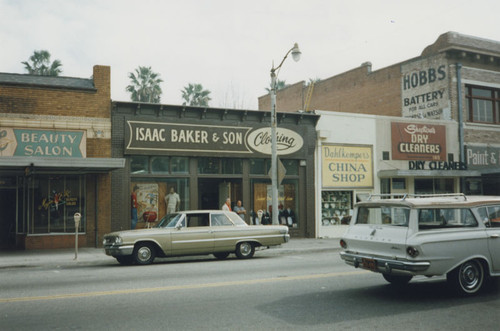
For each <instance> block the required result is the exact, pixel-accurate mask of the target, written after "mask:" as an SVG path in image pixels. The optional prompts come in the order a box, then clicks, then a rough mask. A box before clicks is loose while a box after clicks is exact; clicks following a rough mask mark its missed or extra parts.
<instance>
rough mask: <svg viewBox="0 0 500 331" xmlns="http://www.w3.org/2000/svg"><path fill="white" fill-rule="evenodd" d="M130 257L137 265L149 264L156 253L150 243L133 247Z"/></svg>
mask: <svg viewBox="0 0 500 331" xmlns="http://www.w3.org/2000/svg"><path fill="white" fill-rule="evenodd" d="M132 256H133V258H134V261H135V263H137V264H141V265H144V264H151V263H153V260H154V259H155V257H156V251H155V248H154V247H153V245H152V244H150V243H139V244H137V245H136V246H135V248H134V253H133V254H132Z"/></svg>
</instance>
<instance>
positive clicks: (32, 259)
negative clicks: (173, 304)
mask: <svg viewBox="0 0 500 331" xmlns="http://www.w3.org/2000/svg"><path fill="white" fill-rule="evenodd" d="M339 248H340V247H339V240H338V238H324V239H310V238H292V239H290V242H288V243H286V244H283V245H281V246H280V247H276V248H271V249H267V250H261V251H256V253H255V254H256V256H258V255H260V254H262V255H273V254H276V255H282V254H301V253H315V252H324V251H331V252H332V253H333V252H338V250H339ZM109 263H118V262H116V260H115V259H113V258H112V257H110V256H107V255H106V254H105V253H104V249H103V248H90V247H81V248H79V249H78V256H77V259H76V260H75V249H74V248H73V249H70V248H65V249H49V250H29V251H0V269H3V268H25V267H58V266H68V265H98V264H109Z"/></svg>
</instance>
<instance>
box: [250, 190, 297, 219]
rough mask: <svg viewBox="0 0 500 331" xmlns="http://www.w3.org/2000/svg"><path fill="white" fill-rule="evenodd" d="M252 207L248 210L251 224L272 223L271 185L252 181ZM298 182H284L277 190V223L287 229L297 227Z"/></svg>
mask: <svg viewBox="0 0 500 331" xmlns="http://www.w3.org/2000/svg"><path fill="white" fill-rule="evenodd" d="M252 190H253V194H252V198H253V201H252V207H251V208H250V216H251V220H250V221H251V224H264V225H266V224H271V223H272V212H273V210H272V193H271V183H270V182H267V181H259V180H253V184H252ZM298 206H299V203H298V182H297V180H285V181H284V182H283V184H282V185H280V186H279V188H278V209H279V215H278V222H279V223H280V224H282V225H288V226H289V227H293V228H297V227H299V224H300V223H299V219H298V215H299V210H298Z"/></svg>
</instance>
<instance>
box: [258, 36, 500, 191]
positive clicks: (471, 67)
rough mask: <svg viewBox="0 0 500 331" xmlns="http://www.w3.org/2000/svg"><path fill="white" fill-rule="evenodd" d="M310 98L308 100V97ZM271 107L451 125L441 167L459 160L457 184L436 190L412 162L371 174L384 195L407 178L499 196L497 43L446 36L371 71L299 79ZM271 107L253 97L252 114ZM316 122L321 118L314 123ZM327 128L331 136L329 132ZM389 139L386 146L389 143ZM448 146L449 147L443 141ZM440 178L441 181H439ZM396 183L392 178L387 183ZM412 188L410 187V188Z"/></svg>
mask: <svg viewBox="0 0 500 331" xmlns="http://www.w3.org/2000/svg"><path fill="white" fill-rule="evenodd" d="M309 95H310V101H308V100H309ZM277 105H278V110H280V111H284V112H296V111H304V110H305V111H309V110H324V111H332V112H345V113H351V114H372V115H385V116H396V117H403V118H408V119H419V120H423V121H424V122H425V121H426V122H427V123H428V124H427V125H428V126H432V125H433V124H434V122H435V121H452V122H455V123H456V124H457V127H458V129H457V130H458V140H457V141H456V142H453V143H454V144H456V146H450V148H452V149H453V150H455V147H456V150H457V151H458V152H457V155H455V154H454V153H451V154H450V155H447V156H446V159H445V160H440V161H442V162H459V164H460V166H459V167H460V169H462V170H463V169H466V170H465V172H457V173H455V174H457V175H459V178H458V177H456V176H455V177H454V175H452V174H451V173H450V177H454V178H455V180H457V179H458V180H459V181H460V185H459V188H458V189H457V188H456V185H454V184H453V185H445V186H446V187H448V188H442V187H441V188H439V187H437V186H439V185H438V184H437V183H438V182H442V181H443V180H444V181H446V180H447V179H449V178H447V177H446V176H444V175H441V176H436V173H435V172H432V171H431V172H429V171H430V170H432V169H429V168H428V166H429V164H428V163H425V162H424V163H423V164H422V167H421V168H419V169H414V168H411V167H412V165H413V164H414V163H411V161H417V159H414V160H411V159H410V160H408V161H409V162H408V163H405V164H404V165H400V168H398V169H396V170H394V171H388V170H384V171H382V172H379V173H377V177H378V179H379V180H381V181H386V180H388V181H389V182H388V183H387V185H382V184H381V187H382V186H383V187H386V189H383V191H384V193H387V191H389V192H390V191H391V187H392V184H391V183H392V182H393V178H396V179H398V180H396V181H399V179H401V178H403V179H405V180H407V181H411V182H410V183H408V184H412V185H413V184H414V182H413V181H414V178H421V179H422V180H423V181H424V179H425V180H426V181H428V182H429V187H428V188H427V189H426V190H429V191H430V192H427V193H433V192H441V191H442V190H445V191H447V190H452V189H454V190H459V191H461V192H465V193H468V194H494V195H499V194H500V188H499V187H500V185H499V184H500V167H499V166H498V165H499V164H500V157H499V156H500V143H499V142H500V126H499V125H500V42H498V41H493V40H487V39H483V38H478V37H473V36H468V35H463V34H459V33H456V32H447V33H444V34H442V35H441V36H439V37H438V39H437V40H436V41H435V42H434V43H433V44H431V45H429V46H428V47H426V48H425V49H424V50H423V51H422V53H421V54H420V55H418V56H416V57H415V58H412V59H409V60H407V61H403V62H401V63H396V64H394V65H391V66H388V67H386V68H382V69H379V70H376V71H372V70H371V64H370V63H364V64H362V65H361V66H360V67H359V68H355V69H353V70H350V71H347V72H344V73H341V74H339V75H336V76H333V77H330V78H327V79H324V80H321V81H319V82H316V83H314V84H313V85H311V84H310V85H305V84H304V82H299V83H297V84H293V85H291V86H288V87H287V88H285V89H283V90H279V91H278V92H277ZM269 108H270V97H269V95H266V96H262V97H260V98H259V109H261V110H267V109H269ZM320 122H321V121H320ZM333 131H334V130H332V134H334V132H333ZM396 140H397V139H396V138H393V144H394V143H395V142H396ZM449 143H451V142H449ZM384 152H385V153H384V155H375V156H374V159H375V160H376V161H378V160H380V161H389V162H390V161H394V160H397V161H398V162H399V160H398V159H395V155H394V154H393V152H392V151H384ZM443 176H444V177H443ZM394 182H395V181H394ZM409 186H410V187H411V185H409Z"/></svg>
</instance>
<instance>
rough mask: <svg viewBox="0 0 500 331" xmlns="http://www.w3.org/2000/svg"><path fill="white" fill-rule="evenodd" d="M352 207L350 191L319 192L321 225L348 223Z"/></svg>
mask: <svg viewBox="0 0 500 331" xmlns="http://www.w3.org/2000/svg"><path fill="white" fill-rule="evenodd" d="M352 208H353V207H352V191H323V192H321V225H323V226H333V225H342V224H344V225H345V224H349V222H350V221H351V216H352Z"/></svg>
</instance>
